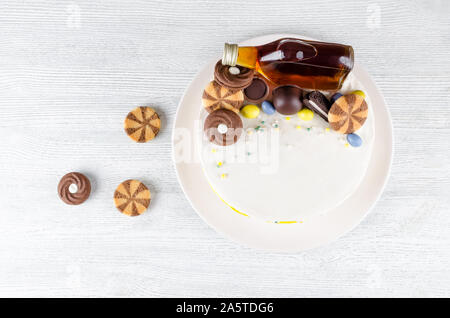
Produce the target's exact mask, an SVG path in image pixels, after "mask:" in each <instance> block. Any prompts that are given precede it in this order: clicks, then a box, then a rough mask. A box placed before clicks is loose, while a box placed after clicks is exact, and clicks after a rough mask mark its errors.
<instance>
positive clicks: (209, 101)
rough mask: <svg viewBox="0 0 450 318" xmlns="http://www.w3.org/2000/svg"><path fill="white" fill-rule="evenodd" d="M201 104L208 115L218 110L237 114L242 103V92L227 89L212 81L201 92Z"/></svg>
mask: <svg viewBox="0 0 450 318" xmlns="http://www.w3.org/2000/svg"><path fill="white" fill-rule="evenodd" d="M202 103H203V107H205V110H206V111H207V112H208V113H211V112H213V111H215V110H218V109H228V110H231V111H234V112H235V113H239V109H241V106H242V104H243V103H244V93H243V92H242V90H234V89H229V88H226V87H224V86H222V85H220V84H219V83H217V82H215V81H212V82H210V83H209V84H208V86H206V88H205V90H204V91H203V96H202Z"/></svg>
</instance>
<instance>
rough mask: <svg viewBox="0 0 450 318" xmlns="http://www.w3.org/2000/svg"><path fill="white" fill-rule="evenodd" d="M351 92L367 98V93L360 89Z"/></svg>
mask: <svg viewBox="0 0 450 318" xmlns="http://www.w3.org/2000/svg"><path fill="white" fill-rule="evenodd" d="M351 94H355V95H359V96H362V98H366V94H364V92H363V91H360V90H357V91H353V92H351Z"/></svg>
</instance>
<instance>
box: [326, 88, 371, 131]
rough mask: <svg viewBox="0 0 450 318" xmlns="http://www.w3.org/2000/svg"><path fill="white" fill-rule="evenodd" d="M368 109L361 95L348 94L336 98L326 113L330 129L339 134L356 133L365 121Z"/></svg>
mask: <svg viewBox="0 0 450 318" xmlns="http://www.w3.org/2000/svg"><path fill="white" fill-rule="evenodd" d="M368 113H369V109H368V107H367V103H366V101H365V100H364V98H363V97H362V96H361V95H356V94H349V95H345V96H342V97H340V98H338V99H337V100H336V101H335V102H334V104H333V105H332V106H331V109H330V111H329V113H328V122H329V123H330V127H331V128H332V129H333V130H335V131H337V132H340V133H341V134H351V133H353V132H355V131H357V130H358V129H359V128H361V126H362V125H363V124H364V122H365V121H366V118H367V115H368Z"/></svg>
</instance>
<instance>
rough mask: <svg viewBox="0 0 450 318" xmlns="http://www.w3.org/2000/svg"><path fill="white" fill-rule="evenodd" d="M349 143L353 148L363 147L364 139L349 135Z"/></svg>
mask: <svg viewBox="0 0 450 318" xmlns="http://www.w3.org/2000/svg"><path fill="white" fill-rule="evenodd" d="M347 141H348V143H349V144H350V145H351V146H353V147H361V145H362V139H361V137H359V136H358V135H357V134H348V135H347Z"/></svg>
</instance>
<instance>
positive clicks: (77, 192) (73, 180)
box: [58, 172, 91, 205]
mask: <svg viewBox="0 0 450 318" xmlns="http://www.w3.org/2000/svg"><path fill="white" fill-rule="evenodd" d="M58 194H59V197H60V198H61V200H63V201H64V203H66V204H70V205H78V204H81V203H83V202H84V201H86V200H87V199H88V198H89V195H90V194H91V182H90V181H89V179H88V178H87V177H86V176H85V175H84V174H81V173H79V172H69V173H68V174H66V175H64V176H63V177H62V178H61V181H59V184H58Z"/></svg>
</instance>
